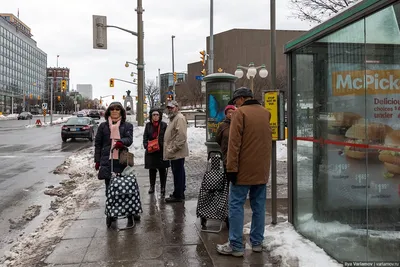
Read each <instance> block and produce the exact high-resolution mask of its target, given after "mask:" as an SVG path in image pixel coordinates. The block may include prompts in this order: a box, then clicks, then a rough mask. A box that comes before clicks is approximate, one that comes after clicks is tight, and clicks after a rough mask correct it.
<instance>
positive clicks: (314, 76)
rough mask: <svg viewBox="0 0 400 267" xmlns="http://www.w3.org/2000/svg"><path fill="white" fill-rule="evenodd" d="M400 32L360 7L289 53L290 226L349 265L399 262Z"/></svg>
mask: <svg viewBox="0 0 400 267" xmlns="http://www.w3.org/2000/svg"><path fill="white" fill-rule="evenodd" d="M399 25H400V1H376V0H367V1H361V2H360V3H358V4H357V5H355V6H353V7H352V8H350V9H347V10H345V11H344V12H342V13H341V14H339V15H338V16H336V17H334V18H332V19H330V20H329V21H327V22H325V23H323V24H321V25H319V26H318V27H316V28H314V29H312V30H310V31H309V32H308V33H306V34H305V35H304V36H302V37H300V38H298V39H296V40H293V41H291V42H290V43H288V44H287V45H286V47H285V50H286V53H287V55H288V62H289V68H288V70H289V77H290V78H289V81H290V84H289V87H290V88H289V97H288V100H289V104H288V114H292V116H289V118H288V119H289V137H288V151H290V153H289V158H288V170H289V189H290V191H291V192H290V199H289V203H290V209H289V210H290V212H289V214H290V218H289V219H290V221H291V222H292V223H293V225H294V226H295V228H296V229H297V231H298V232H299V233H301V234H302V235H304V236H306V237H307V238H309V239H310V240H312V241H314V242H315V243H316V244H317V245H319V246H320V247H322V248H323V249H324V250H325V251H326V252H327V253H328V254H330V255H331V256H333V257H334V258H336V259H337V260H339V261H341V262H343V261H397V262H400V249H399V248H400V26H399ZM382 266H383V265H382Z"/></svg>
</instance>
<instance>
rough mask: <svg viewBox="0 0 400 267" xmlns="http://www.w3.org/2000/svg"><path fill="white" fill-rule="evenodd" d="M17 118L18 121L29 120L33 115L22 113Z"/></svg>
mask: <svg viewBox="0 0 400 267" xmlns="http://www.w3.org/2000/svg"><path fill="white" fill-rule="evenodd" d="M17 118H18V119H19V120H30V119H32V118H33V115H32V114H31V113H30V112H26V111H24V112H22V113H21V114H19V115H18V117H17Z"/></svg>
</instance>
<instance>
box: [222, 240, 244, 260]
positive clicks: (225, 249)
mask: <svg viewBox="0 0 400 267" xmlns="http://www.w3.org/2000/svg"><path fill="white" fill-rule="evenodd" d="M217 251H218V253H220V254H222V255H231V256H234V257H243V255H244V251H235V250H233V249H232V247H231V245H230V244H229V242H227V243H225V244H222V245H217Z"/></svg>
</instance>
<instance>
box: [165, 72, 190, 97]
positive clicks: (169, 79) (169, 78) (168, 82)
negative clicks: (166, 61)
mask: <svg viewBox="0 0 400 267" xmlns="http://www.w3.org/2000/svg"><path fill="white" fill-rule="evenodd" d="M176 80H177V81H176V84H178V83H183V82H186V81H187V74H186V73H183V72H177V73H176ZM173 85H174V75H173V73H172V72H167V73H162V74H161V75H160V99H161V103H164V102H165V101H166V99H167V97H168V94H167V93H168V91H169V88H170V87H171V86H173ZM171 90H172V89H171Z"/></svg>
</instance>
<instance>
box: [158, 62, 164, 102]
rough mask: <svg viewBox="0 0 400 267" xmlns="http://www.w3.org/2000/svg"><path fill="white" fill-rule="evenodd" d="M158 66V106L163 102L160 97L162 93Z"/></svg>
mask: <svg viewBox="0 0 400 267" xmlns="http://www.w3.org/2000/svg"><path fill="white" fill-rule="evenodd" d="M160 71H161V70H160V68H158V83H157V86H158V91H159V95H160V106H161V105H162V103H163V99H162V96H163V94H162V92H161V74H160Z"/></svg>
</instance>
